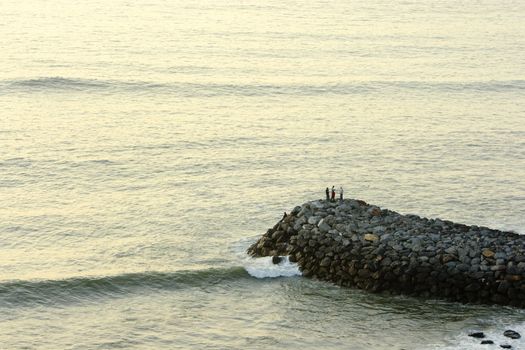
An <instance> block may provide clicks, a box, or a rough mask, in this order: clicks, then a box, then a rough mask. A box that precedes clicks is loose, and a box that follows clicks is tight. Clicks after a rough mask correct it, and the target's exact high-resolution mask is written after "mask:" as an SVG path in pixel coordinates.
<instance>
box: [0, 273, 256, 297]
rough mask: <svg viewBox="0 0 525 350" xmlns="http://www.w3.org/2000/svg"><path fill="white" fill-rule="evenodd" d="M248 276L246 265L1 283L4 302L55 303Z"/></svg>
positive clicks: (0, 294) (195, 285)
mask: <svg viewBox="0 0 525 350" xmlns="http://www.w3.org/2000/svg"><path fill="white" fill-rule="evenodd" d="M243 277H248V275H247V274H246V271H245V270H244V269H243V268H242V267H231V268H222V269H221V268H217V269H205V270H197V271H178V272H142V273H128V274H122V275H115V276H103V277H77V278H68V279H63V280H28V281H9V282H3V283H0V305H2V306H18V305H34V304H42V305H55V304H61V303H68V302H77V301H83V300H92V299H96V298H99V297H115V296H119V295H122V294H128V293H133V292H135V291H139V290H147V289H149V290H165V289H181V288H191V287H207V286H211V285H216V284H220V283H223V282H225V281H235V280H238V279H241V278H243Z"/></svg>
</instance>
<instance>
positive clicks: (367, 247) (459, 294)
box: [248, 199, 525, 335]
mask: <svg viewBox="0 0 525 350" xmlns="http://www.w3.org/2000/svg"><path fill="white" fill-rule="evenodd" d="M248 254H250V255H251V256H255V257H261V256H273V258H272V261H277V259H278V258H279V256H282V255H288V256H289V260H290V261H292V262H297V264H298V265H299V268H300V269H301V271H302V272H303V275H304V276H306V277H310V278H316V279H320V280H326V281H331V282H333V283H336V284H338V285H340V286H348V287H356V288H360V289H365V290H369V291H372V292H381V291H388V292H390V293H396V294H405V295H415V296H425V297H437V298H443V299H448V300H454V301H460V302H468V303H486V304H501V305H511V306H516V307H525V236H522V235H519V234H517V233H514V232H504V231H498V230H493V229H489V228H486V227H478V226H467V225H463V224H458V223H453V222H450V221H446V220H441V219H435V220H434V219H426V218H421V217H419V216H417V215H401V214H399V213H396V212H394V211H390V210H387V209H381V208H379V207H378V206H372V205H369V204H367V203H366V202H364V201H360V200H354V199H345V200H344V201H340V202H328V201H324V200H318V201H312V202H308V203H305V204H303V205H302V206H300V207H295V208H294V209H293V210H292V211H291V213H290V214H288V215H286V216H284V217H283V218H282V219H281V220H280V221H279V222H278V223H277V224H276V225H275V226H274V227H273V228H271V229H269V230H268V231H267V232H266V233H265V234H264V235H263V236H262V237H261V238H260V239H259V240H258V241H257V242H255V243H254V244H253V245H252V246H250V248H248ZM274 259H275V260H274ZM279 262H280V261H279ZM274 263H275V262H274ZM277 263H278V262H277ZM518 335H519V334H518Z"/></svg>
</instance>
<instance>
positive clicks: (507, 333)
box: [503, 329, 521, 339]
mask: <svg viewBox="0 0 525 350" xmlns="http://www.w3.org/2000/svg"><path fill="white" fill-rule="evenodd" d="M503 335H504V336H506V337H509V338H511V339H519V338H521V335H520V334H519V333H518V332H516V331H513V330H510V329H508V330H506V331H505V332H503Z"/></svg>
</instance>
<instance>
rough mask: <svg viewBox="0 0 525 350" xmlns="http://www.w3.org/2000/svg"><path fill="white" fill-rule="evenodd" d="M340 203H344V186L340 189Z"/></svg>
mask: <svg viewBox="0 0 525 350" xmlns="http://www.w3.org/2000/svg"><path fill="white" fill-rule="evenodd" d="M339 201H341V202H342V201H343V186H341V187H340V188H339Z"/></svg>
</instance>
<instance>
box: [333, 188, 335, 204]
mask: <svg viewBox="0 0 525 350" xmlns="http://www.w3.org/2000/svg"><path fill="white" fill-rule="evenodd" d="M332 202H335V186H332Z"/></svg>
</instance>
